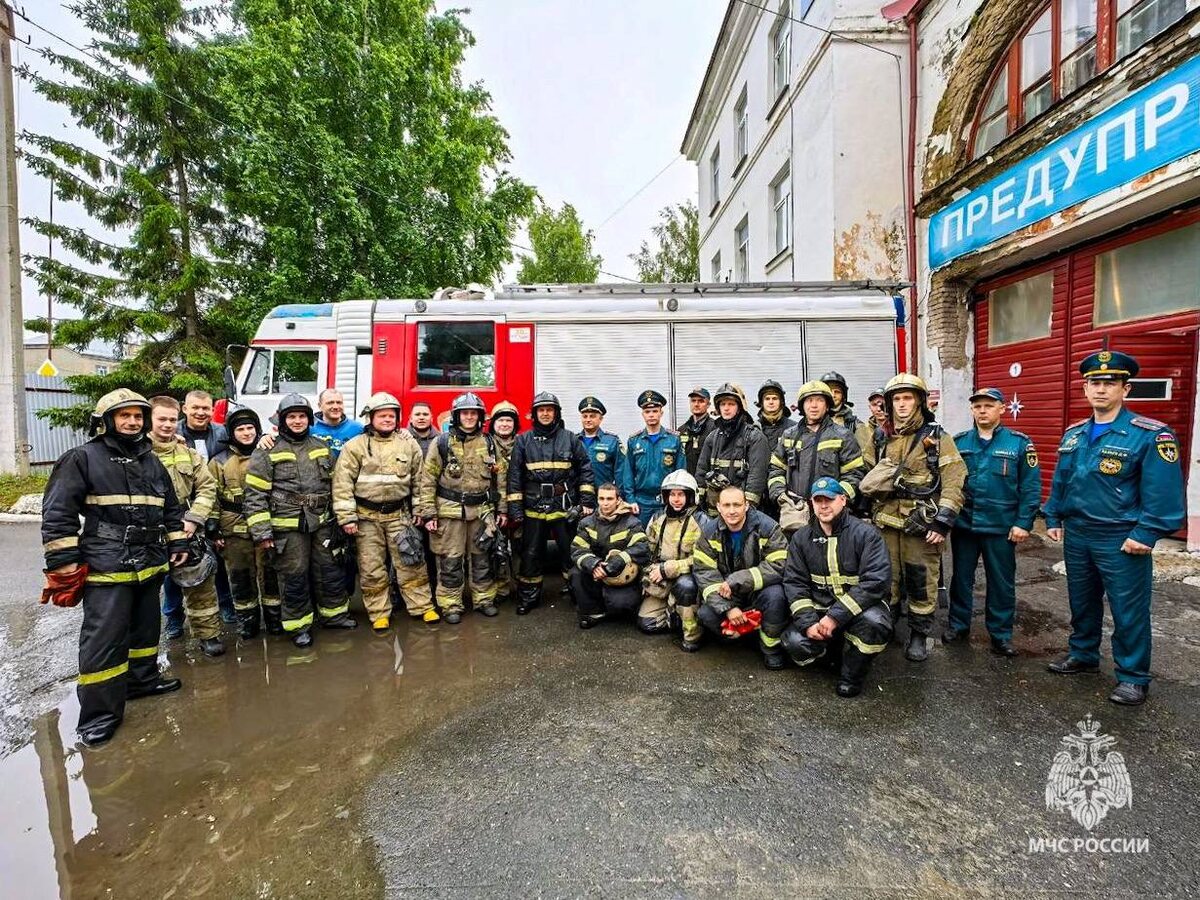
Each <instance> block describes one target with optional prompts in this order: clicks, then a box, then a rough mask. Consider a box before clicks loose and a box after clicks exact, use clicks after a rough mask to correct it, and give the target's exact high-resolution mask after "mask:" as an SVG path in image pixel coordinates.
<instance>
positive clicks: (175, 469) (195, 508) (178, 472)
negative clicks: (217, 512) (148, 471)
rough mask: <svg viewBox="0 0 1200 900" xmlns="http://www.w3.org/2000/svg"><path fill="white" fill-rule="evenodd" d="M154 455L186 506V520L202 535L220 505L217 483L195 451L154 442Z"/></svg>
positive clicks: (171, 444) (152, 443)
mask: <svg viewBox="0 0 1200 900" xmlns="http://www.w3.org/2000/svg"><path fill="white" fill-rule="evenodd" d="M150 443H151V446H152V447H153V448H154V455H155V456H157V457H158V461H159V462H160V463H162V464H163V466H164V467H165V468H166V470H167V474H168V475H170V476H171V484H172V485H173V486H174V488H175V494H176V495H177V496H178V497H179V502H180V503H182V504H184V505H185V506H187V510H186V511H185V512H184V514H183V518H184V519H186V520H187V521H188V522H191V523H192V524H194V525H198V526H200V529H201V530H202V531H203V530H204V528H205V526H206V525H207V524H208V520H209V519H211V518H212V516H213V509H214V508H215V507H216V505H217V480H216V479H215V478H213V476H212V472H210V471H209V470H208V466H207V465H205V463H204V458H203V457H202V456H201V455H200V454H199V453H198V452H196V450H195V449H193V448H192V447H189V446H187V445H186V444H181V443H179V442H178V441H169V442H166V443H163V442H161V441H155V440H153V439H151V442H150Z"/></svg>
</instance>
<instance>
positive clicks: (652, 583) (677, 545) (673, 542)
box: [638, 469, 705, 653]
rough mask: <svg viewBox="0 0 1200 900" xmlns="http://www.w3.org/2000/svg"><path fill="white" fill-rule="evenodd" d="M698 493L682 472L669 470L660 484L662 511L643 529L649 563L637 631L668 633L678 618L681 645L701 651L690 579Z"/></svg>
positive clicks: (696, 602) (699, 520)
mask: <svg viewBox="0 0 1200 900" xmlns="http://www.w3.org/2000/svg"><path fill="white" fill-rule="evenodd" d="M699 493H700V489H699V488H698V487H697V486H696V479H695V478H693V477H692V475H691V474H690V473H688V472H687V471H686V470H683V469H679V470H676V471H674V472H671V473H669V474H668V475H667V477H666V478H664V479H663V482H662V502H663V508H662V509H661V510H659V511H658V512H656V513H655V514H654V518H652V519H651V520H650V525H649V527H648V528H647V529H646V540H647V543H648V544H649V545H650V563H649V565H648V566H646V573H645V577H644V578H643V579H642V605H641V608H640V609H638V627H639V628H641V629H642V631H644V632H646V634H659V633H660V632H664V631H667V630H669V629H670V625H671V620H672V618H678V619H679V622H680V625H681V628H682V631H683V639H682V641H681V642H680V645H679V646H680V647H681V648H682V649H684V650H686V651H688V652H689V653H690V652H693V651H695V650H699V649H700V637H701V631H702V629H701V628H700V622H699V621H698V620H697V619H696V610H697V607H698V605H699V602H700V600H699V598H700V590H699V588H698V587H697V586H696V579H695V578H693V577H692V551H693V550H694V549H695V546H696V540H697V539H698V538H699V537H700V526H701V524H702V523H703V522H704V521H705V519H704V515H703V514H702V513H701V512H700V510H699V508H698V507H697V503H698V500H697V496H698V495H699Z"/></svg>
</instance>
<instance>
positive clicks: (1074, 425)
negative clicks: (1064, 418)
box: [1067, 419, 1092, 431]
mask: <svg viewBox="0 0 1200 900" xmlns="http://www.w3.org/2000/svg"><path fill="white" fill-rule="evenodd" d="M1090 421H1092V420H1091V419H1080V420H1079V421H1078V422H1072V423H1071V424H1070V425H1068V426H1067V431H1070V430H1071V429H1072V428H1082V427H1083V426H1084V425H1086V424H1087V423H1088V422H1090Z"/></svg>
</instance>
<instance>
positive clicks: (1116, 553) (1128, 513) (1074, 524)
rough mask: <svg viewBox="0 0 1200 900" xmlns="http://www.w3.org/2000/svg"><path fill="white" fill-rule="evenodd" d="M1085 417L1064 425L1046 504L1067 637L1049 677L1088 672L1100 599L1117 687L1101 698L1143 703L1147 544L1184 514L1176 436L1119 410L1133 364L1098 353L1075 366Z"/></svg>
mask: <svg viewBox="0 0 1200 900" xmlns="http://www.w3.org/2000/svg"><path fill="white" fill-rule="evenodd" d="M1079 373H1080V374H1081V375H1082V376H1083V395H1084V397H1085V398H1086V399H1087V402H1088V405H1089V406H1090V407H1091V409H1092V414H1091V416H1089V417H1088V418H1087V419H1085V420H1084V421H1082V422H1078V423H1076V424H1074V425H1072V426H1071V427H1070V428H1068V429H1067V431H1066V433H1065V434H1064V435H1063V438H1062V442H1061V443H1060V444H1059V446H1058V465H1057V466H1056V467H1055V469H1054V480H1053V481H1052V482H1051V485H1050V498H1049V499H1048V500H1047V501H1046V534H1047V536H1048V537H1049V538H1050V540H1052V541H1064V544H1063V556H1064V559H1065V561H1066V564H1067V597H1068V599H1069V600H1070V604H1071V638H1070V641H1069V643H1068V645H1067V652H1066V653H1065V654H1063V655H1062V656H1060V657H1059V658H1058V659H1056V660H1054V662H1052V663H1050V666H1049V668H1050V671H1051V672H1054V673H1055V674H1056V675H1078V674H1081V673H1088V672H1097V671H1099V668H1100V640H1101V637H1102V631H1103V624H1104V598H1105V597H1107V598H1108V606H1109V609H1110V611H1111V612H1112V618H1113V632H1112V655H1113V662H1114V664H1115V665H1116V669H1117V687H1116V689H1115V690H1114V691H1113V692H1112V694H1110V695H1109V698H1108V699H1109V700H1111V701H1112V702H1113V703H1117V704H1120V705H1122V706H1136V705H1137V704H1140V703H1144V702H1145V700H1146V695H1147V693H1148V692H1149V690H1150V636H1151V628H1150V591H1151V588H1152V587H1153V579H1154V558H1153V556H1151V553H1152V552H1153V550H1154V545H1155V543H1157V542H1158V541H1159V540H1161V539H1162V538H1164V537H1166V536H1167V535H1169V534H1171V533H1172V532H1174V531H1176V530H1177V529H1179V528H1181V527H1182V526H1183V524H1184V522H1185V521H1186V514H1187V507H1186V504H1185V502H1184V488H1183V472H1182V471H1181V466H1180V456H1181V454H1180V452H1179V441H1178V439H1177V438H1176V437H1175V433H1174V432H1173V431H1171V429H1170V428H1168V427H1167V426H1166V425H1165V424H1164V423H1162V422H1159V421H1157V420H1155V419H1149V418H1146V417H1144V416H1135V415H1134V414H1133V413H1132V412H1130V411H1129V410H1128V409H1127V408H1126V407H1125V398H1126V397H1128V396H1129V379H1131V378H1134V377H1136V376H1137V373H1138V363H1137V360H1135V359H1134V358H1133V357H1132V356H1130V355H1128V354H1127V353H1121V352H1120V351H1118V350H1101V351H1099V352H1097V353H1093V354H1091V355H1090V356H1088V357H1086V358H1085V359H1084V360H1083V362H1082V363H1081V364H1080V366H1079Z"/></svg>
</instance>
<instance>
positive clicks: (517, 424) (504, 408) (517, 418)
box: [488, 400, 521, 434]
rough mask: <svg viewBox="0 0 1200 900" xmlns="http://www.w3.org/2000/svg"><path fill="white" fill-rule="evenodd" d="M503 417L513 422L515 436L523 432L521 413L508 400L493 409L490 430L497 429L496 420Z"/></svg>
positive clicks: (489, 417) (490, 416) (489, 422)
mask: <svg viewBox="0 0 1200 900" xmlns="http://www.w3.org/2000/svg"><path fill="white" fill-rule="evenodd" d="M502 416H508V418H510V419H512V420H513V426H514V427H513V434H516V433H517V432H518V431H520V430H521V411H520V410H519V409H517V407H516V406H515V405H514V404H512V403H509V402H508V401H507V400H501V401H500V402H499V403H497V404H496V405H495V406H493V407H492V412H491V415H489V416H488V424H489V426H490V430H494V429H495V425H496V420H497V419H498V418H501V417H502Z"/></svg>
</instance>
